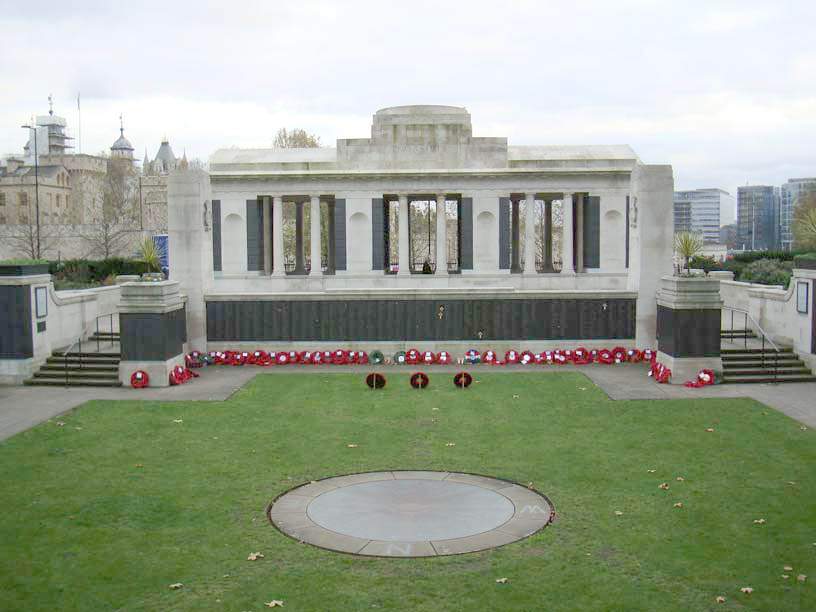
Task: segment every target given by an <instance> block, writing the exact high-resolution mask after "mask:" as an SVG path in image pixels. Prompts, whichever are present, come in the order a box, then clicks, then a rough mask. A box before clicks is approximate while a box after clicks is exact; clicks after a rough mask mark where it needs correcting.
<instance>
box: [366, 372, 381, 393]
mask: <svg viewBox="0 0 816 612" xmlns="http://www.w3.org/2000/svg"><path fill="white" fill-rule="evenodd" d="M366 384H367V385H368V386H369V387H370V388H371V389H382V388H383V387H384V386H385V376H383V375H382V374H380V373H379V372H372V373H371V374H369V375H368V376H366Z"/></svg>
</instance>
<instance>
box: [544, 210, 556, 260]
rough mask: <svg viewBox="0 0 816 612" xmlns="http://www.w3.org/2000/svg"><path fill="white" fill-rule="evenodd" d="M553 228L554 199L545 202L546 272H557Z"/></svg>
mask: <svg viewBox="0 0 816 612" xmlns="http://www.w3.org/2000/svg"><path fill="white" fill-rule="evenodd" d="M552 254H553V228H552V198H549V199H547V200H546V201H545V202H544V270H543V271H544V272H545V273H552V272H555V269H554V268H553V258H552Z"/></svg>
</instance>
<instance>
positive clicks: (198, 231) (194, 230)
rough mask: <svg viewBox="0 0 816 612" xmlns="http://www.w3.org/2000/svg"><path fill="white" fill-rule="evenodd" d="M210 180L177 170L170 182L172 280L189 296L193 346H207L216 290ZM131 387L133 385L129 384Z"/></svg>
mask: <svg viewBox="0 0 816 612" xmlns="http://www.w3.org/2000/svg"><path fill="white" fill-rule="evenodd" d="M210 198H211V192H210V177H209V175H208V174H207V173H206V172H204V171H203V170H196V169H187V170H183V169H182V170H176V171H175V172H173V173H172V174H171V175H170V177H169V178H168V180H167V226H168V232H167V233H168V239H167V242H168V246H169V251H170V253H169V255H170V257H169V263H170V278H171V279H173V280H176V281H178V282H179V283H181V286H180V289H179V291H181V293H182V294H184V295H185V296H187V314H186V319H187V333H186V336H187V338H188V339H189V343H190V346H191V347H192V348H193V349H196V350H199V351H203V350H206V345H207V308H206V304H205V302H204V296H205V295H206V294H207V293H208V292H209V291H210V289H211V288H212V286H213V244H212V243H213V234H212V208H211V204H210ZM128 384H129V383H128Z"/></svg>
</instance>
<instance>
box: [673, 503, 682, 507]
mask: <svg viewBox="0 0 816 612" xmlns="http://www.w3.org/2000/svg"><path fill="white" fill-rule="evenodd" d="M674 507H675V508H682V507H683V502H677V503H676V504H674Z"/></svg>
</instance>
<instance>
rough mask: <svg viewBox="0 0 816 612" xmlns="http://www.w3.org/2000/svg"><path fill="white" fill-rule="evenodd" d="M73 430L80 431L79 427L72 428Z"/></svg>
mask: <svg viewBox="0 0 816 612" xmlns="http://www.w3.org/2000/svg"><path fill="white" fill-rule="evenodd" d="M74 429H76V430H77V431H82V428H81V427H74Z"/></svg>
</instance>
